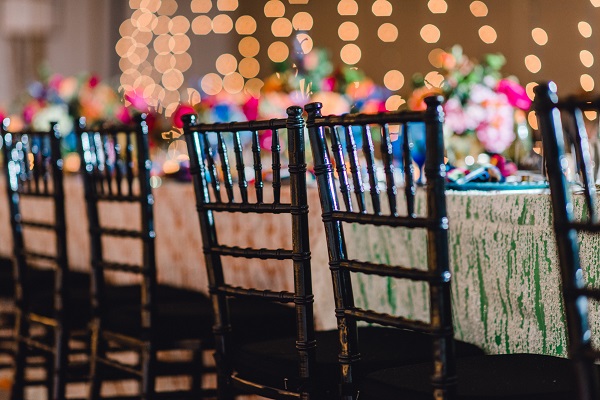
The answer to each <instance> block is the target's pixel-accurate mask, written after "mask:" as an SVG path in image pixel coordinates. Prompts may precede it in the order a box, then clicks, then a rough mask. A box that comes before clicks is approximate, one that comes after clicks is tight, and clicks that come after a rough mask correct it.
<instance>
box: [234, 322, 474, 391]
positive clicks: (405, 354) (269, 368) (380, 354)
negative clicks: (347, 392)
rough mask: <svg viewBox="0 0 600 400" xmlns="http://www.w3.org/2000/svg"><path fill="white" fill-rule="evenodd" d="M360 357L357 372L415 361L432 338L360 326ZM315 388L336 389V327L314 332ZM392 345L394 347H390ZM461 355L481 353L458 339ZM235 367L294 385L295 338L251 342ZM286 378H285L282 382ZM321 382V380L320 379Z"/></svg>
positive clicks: (249, 375) (244, 374)
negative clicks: (315, 349) (316, 378)
mask: <svg viewBox="0 0 600 400" xmlns="http://www.w3.org/2000/svg"><path fill="white" fill-rule="evenodd" d="M358 335H359V338H360V340H361V341H360V343H361V348H360V350H361V354H362V358H361V361H360V362H359V363H357V364H356V370H355V372H357V373H358V376H361V375H365V374H368V373H370V372H373V371H376V370H378V369H382V368H391V367H394V366H399V365H407V364H415V363H420V362H425V361H426V360H430V359H431V352H432V341H431V338H430V337H429V336H427V335H423V334H419V333H415V332H410V331H402V330H399V329H394V328H383V327H363V328H359V329H358ZM316 340H317V366H316V369H317V371H316V373H315V374H314V375H313V376H315V377H318V382H317V386H318V390H319V391H324V392H331V391H334V390H337V384H338V381H339V375H340V367H339V363H338V353H339V334H338V331H337V330H332V331H322V332H317V333H316ZM391 349H393V351H392V350H391ZM456 349H457V354H459V356H461V357H468V356H478V355H482V354H483V351H482V350H481V349H479V348H478V347H477V346H474V345H471V344H468V343H464V342H457V344H456ZM236 353H237V354H236V355H235V360H234V368H235V370H236V371H237V373H238V375H239V376H240V377H241V378H245V379H249V380H255V381H257V382H261V383H264V384H267V385H269V386H272V387H276V388H281V389H284V388H286V385H287V388H288V389H290V388H291V389H293V388H294V386H295V385H297V384H299V382H294V377H297V376H299V373H298V362H297V358H298V356H297V354H298V353H297V351H296V348H295V339H294V338H292V337H288V338H280V339H276V340H269V341H264V340H263V341H260V342H252V343H248V344H246V345H243V346H241V348H240V349H239V350H238V351H237V352H236ZM284 379H285V382H284ZM320 382H322V384H321V383H320Z"/></svg>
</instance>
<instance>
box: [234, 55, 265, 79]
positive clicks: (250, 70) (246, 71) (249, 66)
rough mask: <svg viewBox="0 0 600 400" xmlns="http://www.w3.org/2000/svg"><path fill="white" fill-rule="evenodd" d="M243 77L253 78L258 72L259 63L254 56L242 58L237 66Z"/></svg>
mask: <svg viewBox="0 0 600 400" xmlns="http://www.w3.org/2000/svg"><path fill="white" fill-rule="evenodd" d="M238 70H239V71H240V74H241V75H242V76H243V77H244V78H254V77H255V76H256V75H258V73H259V72H260V64H259V62H258V61H257V60H256V58H248V57H246V58H243V59H242V60H241V61H240V65H239V67H238Z"/></svg>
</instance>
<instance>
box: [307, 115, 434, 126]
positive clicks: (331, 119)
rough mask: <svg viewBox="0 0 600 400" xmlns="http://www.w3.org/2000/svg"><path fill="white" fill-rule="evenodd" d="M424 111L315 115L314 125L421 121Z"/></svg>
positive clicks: (382, 123) (383, 123)
mask: <svg viewBox="0 0 600 400" xmlns="http://www.w3.org/2000/svg"><path fill="white" fill-rule="evenodd" d="M424 114H425V112H424V111H398V112H389V113H377V114H343V115H329V116H322V117H316V118H315V119H314V125H316V126H328V127H335V126H348V125H385V124H403V123H406V122H423V115H424Z"/></svg>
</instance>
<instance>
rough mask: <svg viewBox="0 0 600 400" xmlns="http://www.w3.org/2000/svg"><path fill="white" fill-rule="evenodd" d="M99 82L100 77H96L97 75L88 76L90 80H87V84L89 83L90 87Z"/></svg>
mask: <svg viewBox="0 0 600 400" xmlns="http://www.w3.org/2000/svg"><path fill="white" fill-rule="evenodd" d="M99 83H100V78H98V75H92V76H90V80H89V81H88V85H90V87H91V88H95V87H96V86H97V85H98V84H99Z"/></svg>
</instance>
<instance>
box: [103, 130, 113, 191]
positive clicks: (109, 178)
mask: <svg viewBox="0 0 600 400" xmlns="http://www.w3.org/2000/svg"><path fill="white" fill-rule="evenodd" d="M101 140H102V145H103V150H104V179H105V183H106V187H107V189H108V194H109V195H110V196H112V195H113V175H114V170H115V160H114V147H113V146H112V144H113V143H112V141H111V140H110V137H109V135H108V134H104V135H101Z"/></svg>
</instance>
